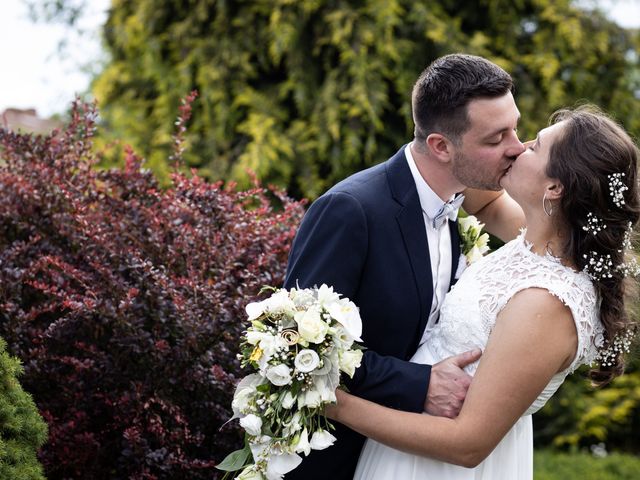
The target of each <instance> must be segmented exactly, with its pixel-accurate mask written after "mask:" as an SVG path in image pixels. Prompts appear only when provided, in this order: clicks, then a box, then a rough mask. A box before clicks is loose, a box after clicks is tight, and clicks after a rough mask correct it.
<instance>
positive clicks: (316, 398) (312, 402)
mask: <svg viewBox="0 0 640 480" xmlns="http://www.w3.org/2000/svg"><path fill="white" fill-rule="evenodd" d="M321 404H322V397H321V396H320V392H318V391H317V390H316V389H315V388H311V389H309V390H307V391H305V392H302V393H301V394H300V395H298V408H302V407H309V408H317V407H319V406H320V405H321Z"/></svg>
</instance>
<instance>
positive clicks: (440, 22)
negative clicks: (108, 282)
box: [94, 0, 640, 198]
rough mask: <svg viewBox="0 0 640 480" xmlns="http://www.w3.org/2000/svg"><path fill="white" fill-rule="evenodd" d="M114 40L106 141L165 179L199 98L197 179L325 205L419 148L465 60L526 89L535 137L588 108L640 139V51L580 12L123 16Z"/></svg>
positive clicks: (535, 0)
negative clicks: (551, 121) (251, 176)
mask: <svg viewBox="0 0 640 480" xmlns="http://www.w3.org/2000/svg"><path fill="white" fill-rule="evenodd" d="M104 34H105V43H106V47H107V49H108V51H109V52H110V55H111V61H110V63H109V64H108V65H107V67H106V69H105V70H104V71H103V72H102V74H101V75H100V76H99V77H98V78H97V79H96V81H95V83H94V92H95V95H96V97H97V99H98V101H99V104H100V107H101V109H102V115H103V119H104V122H105V124H106V127H107V129H108V130H110V131H111V134H112V136H113V138H119V139H123V140H125V141H128V142H131V143H132V144H133V145H134V147H135V149H136V150H137V151H139V152H142V153H143V154H144V155H146V156H147V157H148V160H149V162H150V165H151V167H152V168H153V169H154V170H156V171H157V172H159V173H161V174H162V173H163V172H166V170H167V166H166V165H165V164H164V163H163V162H165V159H166V158H167V155H166V153H165V152H168V151H170V149H171V132H172V131H173V128H174V126H173V124H172V121H171V118H172V117H173V112H175V111H176V108H177V105H178V102H179V99H180V97H181V96H183V95H185V93H186V92H189V91H191V90H192V89H197V90H198V91H199V92H200V99H199V100H198V102H197V104H196V105H195V111H194V116H193V120H192V124H191V125H190V130H189V133H188V142H189V143H190V145H189V149H188V151H189V152H191V153H190V154H188V157H187V160H188V162H189V164H190V165H191V166H193V167H198V168H200V169H201V171H202V172H203V173H204V174H205V175H207V176H209V177H211V178H215V179H219V178H222V179H234V180H240V181H247V179H248V176H247V174H246V170H247V169H250V170H253V171H254V172H255V173H256V174H257V175H258V177H259V178H261V179H262V180H264V181H266V182H274V183H277V184H279V185H281V186H284V187H286V188H288V189H289V191H290V192H291V193H292V194H293V195H296V196H305V197H309V198H315V197H316V196H317V195H318V194H320V193H322V192H323V191H324V190H325V189H326V188H327V187H328V186H330V185H331V184H333V183H335V182H336V181H338V180H340V179H342V178H344V177H345V176H347V175H349V174H350V173H353V172H354V171H357V170H359V169H362V168H364V167H367V166H370V165H372V164H375V163H377V162H379V161H381V160H384V159H386V158H387V157H388V156H389V155H390V154H392V153H394V152H395V151H396V149H398V148H399V147H400V146H401V145H402V144H404V143H406V141H407V140H409V139H410V138H411V135H412V122H411V113H410V103H409V96H410V91H411V87H412V85H413V82H414V81H415V79H416V78H417V76H418V75H419V73H420V72H421V71H422V69H424V68H425V67H426V65H427V64H428V63H429V62H430V61H431V60H433V59H434V58H436V57H438V56H440V55H443V54H447V53H451V52H457V51H462V52H467V53H473V54H478V55H482V56H485V57H487V58H489V59H491V60H493V61H495V62H496V63H498V64H499V65H501V66H503V67H504V68H505V69H506V70H507V71H509V72H510V73H512V74H513V76H514V77H515V80H516V83H517V101H518V104H519V106H520V110H521V112H522V116H523V120H522V134H523V136H524V137H529V136H530V135H532V134H533V133H534V132H535V131H536V130H537V129H539V128H540V127H541V126H544V125H545V124H546V123H547V118H548V115H549V114H550V113H551V112H552V111H553V110H555V109H557V108H558V107H561V106H564V105H571V104H574V103H575V102H577V101H580V100H588V101H592V102H595V103H597V104H598V105H600V106H601V107H603V108H605V109H606V110H609V111H612V112H613V113H614V114H615V115H616V116H617V117H618V118H619V119H620V120H622V121H623V122H624V123H625V125H626V126H627V128H629V129H630V130H631V131H632V132H635V133H636V134H638V133H640V108H639V106H640V100H639V99H638V97H639V96H640V85H639V84H638V83H639V82H638V59H637V57H634V56H633V54H632V52H633V51H634V45H635V46H637V45H638V38H637V35H635V34H634V33H633V32H630V31H627V30H624V29H622V28H620V27H618V26H617V25H615V24H613V23H611V22H609V21H608V20H606V19H605V18H604V17H603V16H602V15H601V14H598V13H594V12H587V11H585V10H581V9H579V8H577V7H576V6H574V5H573V2H572V1H571V0H556V1H551V0H516V1H514V0H475V1H467V0H440V1H433V0H428V1H427V0H419V1H416V0H358V1H355V0H351V1H346V0H305V1H291V0H254V1H238V0H231V1H219V0H189V1H175V0H127V1H124V0H113V2H112V8H111V10H110V14H109V18H108V21H107V23H106V25H105V28H104ZM634 35H635V36H634ZM634 90H635V94H634Z"/></svg>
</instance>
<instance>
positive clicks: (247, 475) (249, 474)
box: [235, 465, 264, 480]
mask: <svg viewBox="0 0 640 480" xmlns="http://www.w3.org/2000/svg"><path fill="white" fill-rule="evenodd" d="M235 480H264V476H263V475H262V474H261V473H260V472H258V471H257V470H254V469H253V465H249V466H248V467H247V468H245V469H244V470H242V473H240V475H238V476H237V477H236V478H235Z"/></svg>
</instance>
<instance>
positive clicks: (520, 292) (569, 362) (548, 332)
mask: <svg viewBox="0 0 640 480" xmlns="http://www.w3.org/2000/svg"><path fill="white" fill-rule="evenodd" d="M526 147H527V149H526V151H525V152H524V153H522V154H521V155H520V156H519V157H518V158H517V160H516V161H515V162H514V163H513V166H512V167H511V169H510V171H509V172H508V173H507V174H506V175H505V176H504V177H503V179H502V181H501V184H502V187H503V188H504V189H505V190H506V192H507V193H508V195H503V196H502V197H498V198H497V199H493V198H492V201H491V202H489V203H488V204H487V205H486V207H485V208H483V209H482V210H481V211H480V212H478V216H479V217H482V215H483V214H484V215H485V217H484V218H485V219H486V218H487V215H491V216H493V219H494V220H496V218H497V219H499V220H500V221H501V223H502V226H503V228H502V231H503V232H510V231H511V230H512V229H511V228H510V227H509V225H513V224H514V223H515V224H518V225H522V224H525V225H526V229H523V230H522V232H521V233H520V235H518V236H517V238H515V239H512V240H511V241H509V242H508V243H507V244H506V245H504V246H503V247H502V248H500V249H498V250H497V251H496V252H494V253H492V254H491V255H488V256H486V257H484V258H482V259H480V260H479V261H477V262H476V263H474V264H472V265H471V266H470V267H469V268H468V269H467V270H466V271H465V272H464V274H463V276H462V277H461V278H460V280H459V281H458V283H457V284H456V285H455V286H454V287H453V289H452V290H451V291H450V292H449V294H448V295H447V297H446V300H445V302H444V304H443V306H442V310H441V316H440V322H439V323H437V324H436V325H435V326H434V327H432V328H433V331H432V332H431V333H430V334H429V335H425V338H426V339H427V340H426V342H425V343H423V344H422V345H421V346H420V348H419V349H418V351H417V352H416V353H415V355H414V357H413V359H412V361H413V362H417V363H429V364H435V363H437V362H438V361H440V360H442V359H443V358H446V357H448V356H450V355H454V354H458V353H461V352H464V351H466V350H470V349H472V348H477V347H479V348H481V349H482V350H483V352H484V353H483V355H482V358H481V360H480V362H479V364H478V363H477V362H476V363H475V364H472V365H470V366H469V367H467V368H468V371H469V373H470V374H473V375H474V379H473V381H472V383H471V386H470V388H469V391H468V394H467V398H466V400H465V402H464V405H463V407H462V410H461V411H460V414H459V416H458V417H457V418H453V419H449V418H443V417H435V416H431V415H427V414H422V415H421V414H416V413H407V412H402V411H398V410H393V409H390V408H386V407H383V406H380V405H378V404H375V403H372V402H369V401H366V400H363V399H361V398H358V397H355V396H352V395H350V394H347V393H345V392H341V391H339V392H337V395H338V403H337V406H332V407H330V408H328V409H327V411H326V413H327V416H329V417H330V418H332V419H334V420H337V421H338V422H341V423H343V424H345V425H346V426H348V427H349V428H351V429H353V430H356V431H358V432H360V433H362V434H363V435H365V436H367V437H369V440H367V443H366V445H365V448H364V450H363V451H362V454H361V456H360V460H359V462H358V467H357V469H356V473H355V477H354V478H356V479H367V480H376V479H377V480H381V479H388V480H392V479H403V480H411V479H416V480H417V479H446V480H454V479H456V480H457V479H474V480H477V479H491V480H498V479H505V480H507V479H508V480H513V479H531V478H532V477H533V441H532V426H531V414H532V413H534V412H535V411H537V410H538V409H539V408H541V407H542V406H543V405H544V403H545V402H546V401H547V400H548V399H549V398H550V397H551V396H552V395H553V393H554V392H555V391H556V390H557V389H558V387H559V386H560V384H561V383H562V382H563V380H564V378H565V377H566V376H567V375H568V374H569V373H571V372H573V371H574V370H575V369H576V368H578V367H579V366H581V365H583V364H591V363H593V362H594V361H595V362H597V363H598V366H597V367H596V368H595V369H594V370H593V372H592V378H593V380H594V381H595V382H596V383H598V384H604V383H607V382H608V381H610V380H611V379H612V378H613V377H615V376H616V375H619V374H620V373H621V371H622V358H621V354H620V353H616V351H615V349H614V347H613V345H614V344H615V343H616V340H619V339H621V338H622V337H623V336H624V335H625V334H627V335H628V332H629V331H630V330H629V328H630V323H631V321H630V319H629V318H628V316H627V315H626V314H625V309H624V298H623V294H624V283H625V277H626V276H627V275H628V274H629V270H637V266H635V264H625V263H624V255H625V253H624V252H625V250H628V249H629V248H630V242H631V240H630V239H631V232H632V230H631V229H632V227H633V225H635V224H636V223H637V222H638V219H639V217H640V201H639V198H638V184H637V157H638V150H637V148H636V147H635V145H634V144H633V142H632V140H631V139H630V138H629V136H628V135H627V134H626V133H625V132H624V130H623V129H622V128H620V127H619V126H618V125H617V124H615V123H614V122H613V121H612V120H610V119H609V118H607V117H606V116H605V115H603V114H601V113H599V112H597V111H595V110H593V109H589V108H579V109H576V110H573V111H568V110H564V111H561V112H559V114H558V115H557V116H556V117H555V122H554V123H553V124H552V125H551V126H550V127H548V128H545V129H544V130H542V131H541V132H540V133H539V135H538V137H537V138H536V140H535V141H532V142H529V143H527V144H526ZM480 195H482V194H480ZM476 199H477V197H476ZM514 201H515V202H514ZM516 202H517V203H516ZM508 235H509V234H508V233H506V234H505V235H503V236H508ZM511 238H513V235H511ZM632 273H635V274H637V271H635V272H632ZM338 448H339V447H338Z"/></svg>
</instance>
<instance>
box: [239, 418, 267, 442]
mask: <svg viewBox="0 0 640 480" xmlns="http://www.w3.org/2000/svg"><path fill="white" fill-rule="evenodd" d="M240 426H241V427H242V428H244V429H245V431H246V432H247V433H248V434H249V435H253V436H254V437H255V436H256V435H260V431H261V430H262V419H261V418H260V417H258V416H257V415H254V414H253V413H250V414H249V415H247V416H246V417H242V418H241V419H240Z"/></svg>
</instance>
